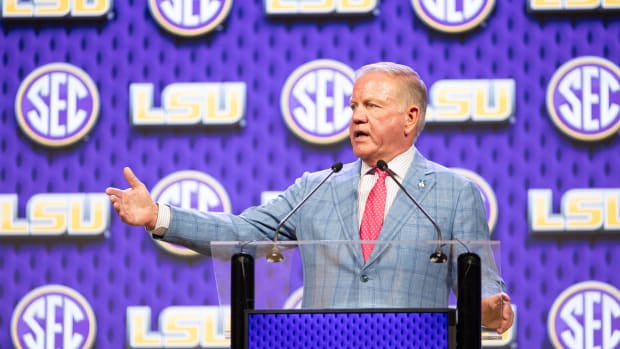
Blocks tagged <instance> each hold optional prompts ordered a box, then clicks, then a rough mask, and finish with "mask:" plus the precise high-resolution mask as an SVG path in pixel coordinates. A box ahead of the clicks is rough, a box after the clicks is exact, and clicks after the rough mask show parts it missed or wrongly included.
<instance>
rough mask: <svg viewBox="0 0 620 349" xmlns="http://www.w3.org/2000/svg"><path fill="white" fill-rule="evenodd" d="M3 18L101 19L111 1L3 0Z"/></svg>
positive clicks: (110, 6)
mask: <svg viewBox="0 0 620 349" xmlns="http://www.w3.org/2000/svg"><path fill="white" fill-rule="evenodd" d="M0 2H1V3H2V17H3V18H54V17H78V18H87V17H102V16H103V15H105V14H107V13H109V12H110V10H111V8H112V0H30V1H23V0H4V1H0Z"/></svg>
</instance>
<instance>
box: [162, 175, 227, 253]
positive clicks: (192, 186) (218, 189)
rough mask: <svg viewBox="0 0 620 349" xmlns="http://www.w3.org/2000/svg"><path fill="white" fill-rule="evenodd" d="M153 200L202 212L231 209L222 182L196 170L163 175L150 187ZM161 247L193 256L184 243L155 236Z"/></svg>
mask: <svg viewBox="0 0 620 349" xmlns="http://www.w3.org/2000/svg"><path fill="white" fill-rule="evenodd" d="M151 196H153V198H154V199H155V201H158V202H162V203H167V204H170V205H173V206H175V207H181V208H187V209H196V210H199V211H202V212H226V213H230V212H231V204H230V199H229V198H228V194H227V193H226V190H224V188H223V187H222V185H221V184H220V183H219V182H218V181H216V180H215V179H213V178H212V177H211V176H209V175H207V174H204V173H202V172H198V171H189V170H188V171H180V172H175V173H173V174H171V175H169V176H167V177H166V178H164V179H162V180H161V181H160V182H159V183H157V185H156V186H155V187H154V188H153V190H152V191H151ZM155 242H156V243H157V244H158V245H159V246H160V247H162V248H163V249H164V250H166V251H168V252H170V253H172V254H175V255H179V256H186V257H190V256H196V255H198V254H197V253H196V252H194V251H192V250H190V249H187V248H185V247H181V246H177V245H173V244H170V243H167V242H164V241H159V240H155Z"/></svg>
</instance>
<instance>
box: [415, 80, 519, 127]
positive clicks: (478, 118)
mask: <svg viewBox="0 0 620 349" xmlns="http://www.w3.org/2000/svg"><path fill="white" fill-rule="evenodd" d="M515 104H516V102H515V81H514V80H512V79H494V80H439V81H437V82H435V83H434V84H433V86H432V87H431V89H430V91H429V106H428V111H427V116H426V120H427V122H429V123H433V122H435V123H459V122H468V121H472V122H504V121H506V120H509V119H511V118H513V117H514V115H515Z"/></svg>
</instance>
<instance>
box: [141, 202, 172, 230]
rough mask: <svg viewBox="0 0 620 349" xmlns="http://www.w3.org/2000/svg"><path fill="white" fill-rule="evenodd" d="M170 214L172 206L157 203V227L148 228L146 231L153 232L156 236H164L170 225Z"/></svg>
mask: <svg viewBox="0 0 620 349" xmlns="http://www.w3.org/2000/svg"><path fill="white" fill-rule="evenodd" d="M170 216H171V210H170V206H168V205H166V204H162V203H157V222H156V223H155V229H153V230H148V229H147V230H146V231H147V232H149V233H151V234H153V236H154V237H155V236H157V237H161V236H163V235H164V234H165V233H166V231H167V230H168V227H169V226H170Z"/></svg>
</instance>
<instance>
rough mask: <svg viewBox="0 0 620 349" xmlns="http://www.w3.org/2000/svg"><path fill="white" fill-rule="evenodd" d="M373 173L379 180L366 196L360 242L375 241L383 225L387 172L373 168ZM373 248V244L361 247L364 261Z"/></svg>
mask: <svg viewBox="0 0 620 349" xmlns="http://www.w3.org/2000/svg"><path fill="white" fill-rule="evenodd" d="M375 171H376V172H377V173H378V174H379V178H378V179H377V182H376V183H375V186H374V187H372V189H371V190H370V193H369V194H368V200H367V201H366V207H365V208H364V216H363V217H362V223H361V225H360V239H361V240H377V237H378V236H379V232H380V231H381V226H382V225H383V216H384V212H385V197H386V195H387V190H386V189H385V177H386V176H387V172H384V171H381V170H379V169H378V168H375ZM374 247H375V245H374V244H363V245H362V253H363V254H364V261H367V260H368V257H370V254H371V253H372V249H373V248H374Z"/></svg>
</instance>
